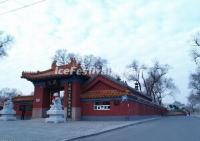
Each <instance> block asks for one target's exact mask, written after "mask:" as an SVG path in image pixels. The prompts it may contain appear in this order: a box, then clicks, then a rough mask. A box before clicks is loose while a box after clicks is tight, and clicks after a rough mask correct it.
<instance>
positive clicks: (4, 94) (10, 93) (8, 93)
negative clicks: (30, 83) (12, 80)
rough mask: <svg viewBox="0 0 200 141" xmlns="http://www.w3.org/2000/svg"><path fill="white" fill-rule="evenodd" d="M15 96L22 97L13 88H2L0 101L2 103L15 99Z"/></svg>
mask: <svg viewBox="0 0 200 141" xmlns="http://www.w3.org/2000/svg"><path fill="white" fill-rule="evenodd" d="M17 95H22V92H21V91H19V90H17V89H15V88H3V89H1V90H0V101H4V100H5V99H7V98H9V97H15V96H17Z"/></svg>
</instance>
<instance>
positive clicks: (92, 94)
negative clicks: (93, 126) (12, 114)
mask: <svg viewBox="0 0 200 141" xmlns="http://www.w3.org/2000/svg"><path fill="white" fill-rule="evenodd" d="M72 68H73V69H72ZM79 69H81V67H80V65H79V64H77V63H76V61H75V60H71V62H70V63H69V64H66V65H62V66H57V65H56V63H55V62H54V63H53V64H52V67H51V68H50V69H49V70H45V71H37V72H23V73H22V78H25V79H27V80H29V81H31V82H32V83H33V85H34V95H33V96H23V97H16V98H14V103H15V110H16V111H17V115H18V116H19V117H20V115H21V111H22V110H24V109H25V110H26V112H25V116H26V117H32V118H45V117H47V114H46V111H47V110H48V109H49V108H50V104H51V101H52V99H53V94H54V93H55V92H58V93H61V92H63V93H64V96H63V101H62V103H63V109H64V110H65V117H66V119H67V120H81V119H82V120H107V119H113V120H121V119H127V118H136V117H138V116H147V115H161V114H163V113H164V112H165V110H166V109H165V108H163V107H161V106H159V105H157V104H155V103H153V102H152V99H151V97H149V96H146V95H143V94H142V93H140V92H139V91H137V90H135V89H134V88H132V87H130V86H128V85H127V84H126V83H125V82H122V81H120V80H117V79H115V78H113V77H110V76H108V75H101V74H98V75H97V74H96V75H95V74H77V71H79ZM69 70H73V73H69ZM58 72H59V73H58Z"/></svg>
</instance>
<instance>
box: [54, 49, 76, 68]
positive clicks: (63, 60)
mask: <svg viewBox="0 0 200 141" xmlns="http://www.w3.org/2000/svg"><path fill="white" fill-rule="evenodd" d="M72 58H73V59H75V60H76V61H77V62H79V60H80V59H79V56H78V55H77V54H74V53H69V52H68V51H67V50H66V49H58V50H57V51H56V52H55V54H54V56H53V61H56V62H57V63H58V65H65V64H68V63H69V62H70V60H71V59H72Z"/></svg>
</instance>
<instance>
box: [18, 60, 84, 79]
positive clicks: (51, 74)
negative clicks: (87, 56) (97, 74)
mask: <svg viewBox="0 0 200 141" xmlns="http://www.w3.org/2000/svg"><path fill="white" fill-rule="evenodd" d="M72 67H74V69H75V70H76V69H79V68H81V66H80V64H78V63H77V62H76V61H75V60H73V59H72V60H71V62H70V63H69V64H66V65H60V66H57V65H56V62H53V63H52V66H51V69H48V70H45V71H37V72H25V71H23V72H22V76H21V78H25V79H27V80H30V81H33V80H39V79H45V78H56V77H61V76H68V75H69V74H58V73H57V71H58V70H60V69H63V70H64V69H69V70H70V69H71V68H72Z"/></svg>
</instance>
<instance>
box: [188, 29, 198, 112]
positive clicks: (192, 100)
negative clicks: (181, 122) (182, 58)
mask: <svg viewBox="0 0 200 141" xmlns="http://www.w3.org/2000/svg"><path fill="white" fill-rule="evenodd" d="M193 42H194V44H195V48H194V49H193V50H192V57H193V59H194V62H195V63H196V64H197V68H196V71H195V72H194V73H192V74H191V75H190V82H189V88H190V89H191V93H190V96H189V97H188V101H189V104H190V106H192V107H193V108H192V109H193V111H194V110H197V108H194V107H195V106H196V105H198V104H200V64H199V63H200V32H199V33H197V34H196V36H195V37H194V41H193ZM198 110H200V109H198Z"/></svg>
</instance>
